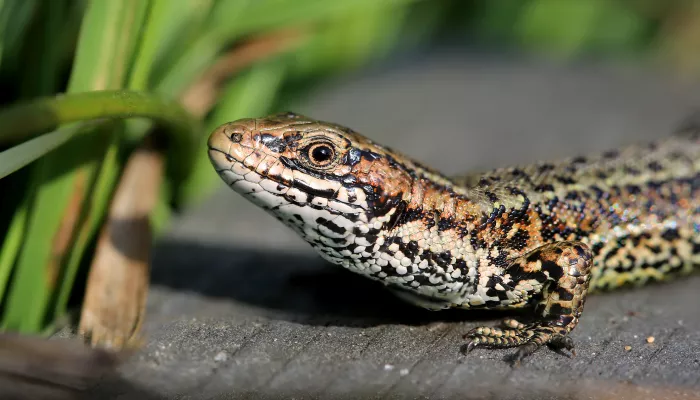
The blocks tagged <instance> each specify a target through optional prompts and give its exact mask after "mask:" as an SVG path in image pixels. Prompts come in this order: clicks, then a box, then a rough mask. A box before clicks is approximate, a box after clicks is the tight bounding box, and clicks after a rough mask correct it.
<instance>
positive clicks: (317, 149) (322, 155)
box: [306, 142, 335, 168]
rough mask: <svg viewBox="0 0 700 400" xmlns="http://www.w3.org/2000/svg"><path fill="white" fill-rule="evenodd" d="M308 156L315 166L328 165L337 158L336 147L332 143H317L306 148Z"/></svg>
mask: <svg viewBox="0 0 700 400" xmlns="http://www.w3.org/2000/svg"><path fill="white" fill-rule="evenodd" d="M306 156H307V158H308V160H309V162H310V163H311V164H312V165H313V166H314V167H321V168H322V167H327V166H329V165H330V164H332V163H333V161H334V160H335V149H334V148H333V146H332V145H331V144H330V143H327V142H321V143H315V144H312V145H311V146H309V147H307V149H306Z"/></svg>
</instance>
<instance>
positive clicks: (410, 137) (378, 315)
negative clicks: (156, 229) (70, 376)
mask: <svg viewBox="0 0 700 400" xmlns="http://www.w3.org/2000/svg"><path fill="white" fill-rule="evenodd" d="M699 89H700V85H699V84H698V82H693V81H684V80H682V79H680V78H673V77H670V76H668V75H664V74H662V73H658V72H653V71H648V70H640V69H637V68H635V67H632V66H600V65H581V64H576V65H557V64H554V63H545V62H536V61H531V60H523V59H515V58H506V57H495V56H482V55H474V54H472V55H460V54H454V53H450V52H449V51H446V52H437V53H432V54H427V55H421V56H420V57H416V58H415V61H411V62H405V60H401V61H400V62H397V63H396V64H394V65H389V66H385V67H382V68H380V69H373V70H369V71H363V72H362V73H361V74H358V75H357V76H353V77H349V78H348V79H346V80H343V81H338V82H333V83H332V84H329V85H327V86H326V87H323V88H320V89H319V90H318V91H317V92H315V93H314V94H313V96H311V97H310V98H309V99H307V100H306V101H304V102H300V104H298V105H296V107H295V111H298V112H302V113H307V114H309V115H312V116H315V117H317V118H320V119H328V120H333V121H336V122H338V123H341V124H345V125H348V126H352V127H353V128H354V129H355V130H357V131H360V132H364V133H366V134H367V135H369V136H371V137H372V138H374V139H376V140H377V141H379V142H385V143H390V144H391V145H392V146H393V147H395V148H396V149H399V150H401V151H404V152H405V153H408V154H410V155H412V156H415V157H416V158H418V159H420V160H421V161H424V162H425V163H427V164H430V165H433V166H435V167H436V168H439V169H442V170H443V171H445V172H447V173H458V172H463V171H466V170H470V169H475V168H487V167H493V166H499V165H506V164H513V163H521V162H528V161H532V160H535V159H541V158H549V159H552V158H559V157H563V156H568V155H573V154H577V153H584V152H588V151H593V150H602V149H605V148H609V147H613V146H617V145H620V144H624V143H627V142H630V141H632V140H640V139H648V138H653V137H658V136H661V135H664V134H667V133H668V132H669V130H670V129H672V128H673V127H674V126H675V124H676V123H678V122H679V121H680V120H681V119H683V117H685V116H687V115H688V114H689V113H690V112H691V111H692V110H693V109H694V107H698V108H700V90H699ZM212 173H214V172H213V171H212ZM153 268H154V271H153V288H152V291H151V293H150V298H149V306H148V320H147V323H146V327H145V328H146V333H147V338H148V342H147V344H146V346H145V348H144V349H143V351H141V352H140V353H138V354H137V355H135V356H134V357H133V358H132V359H131V361H129V362H128V363H127V364H126V365H124V366H123V367H122V368H121V376H122V378H121V379H120V380H118V381H115V380H111V381H106V382H103V383H102V384H100V385H99V386H98V387H97V388H95V389H94V390H93V392H92V395H93V397H95V398H97V396H99V397H100V398H112V399H132V398H149V397H148V396H151V398H158V397H161V396H162V397H167V398H183V399H185V398H187V399H213V398H248V397H252V398H296V399H307V398H377V399H379V398H386V399H393V398H462V399H464V398H635V399H640V398H651V397H655V398H685V399H690V398H700V289H699V288H700V277H699V276H694V277H690V278H687V279H682V280H679V281H676V282H672V283H668V284H664V285H654V286H650V287H646V288H641V289H635V290H623V291H620V292H617V293H610V294H602V295H598V296H594V297H591V298H590V299H589V301H588V303H587V305H586V310H585V313H584V317H583V319H582V322H581V323H580V325H579V327H578V328H577V329H576V330H575V331H574V333H573V338H574V339H575V341H576V343H577V351H578V356H577V357H575V358H573V359H568V358H566V357H563V356H560V355H558V354H556V353H554V352H552V351H549V350H547V349H544V350H541V351H539V352H537V353H536V354H535V355H534V356H532V357H531V358H530V359H529V360H528V361H527V362H526V363H525V364H524V365H523V366H522V367H520V368H511V367H510V366H509V365H508V364H507V363H505V362H504V361H503V359H504V357H505V356H506V355H508V354H510V353H511V351H488V350H476V351H474V352H473V353H472V354H470V355H469V356H466V357H465V356H463V355H461V354H460V352H459V350H460V346H461V345H462V344H463V341H462V338H461V337H462V334H463V333H464V332H466V331H467V330H468V329H470V328H471V327H473V326H475V325H477V324H483V323H484V322H486V323H489V324H490V323H494V322H495V321H496V320H497V319H498V318H500V317H501V315H499V314H489V313H471V312H450V311H448V312H438V313H431V312H427V311H423V310H420V309H416V308H413V307H411V306H408V305H405V304H403V303H400V302H399V301H398V300H396V299H394V298H393V297H392V296H391V295H390V294H388V293H386V292H385V291H384V290H383V289H382V288H381V287H379V285H377V284H374V283H372V282H369V281H367V280H365V279H364V278H362V277H359V276H356V275H353V274H352V273H349V272H346V271H344V270H341V269H340V268H337V267H335V266H332V265H329V264H326V263H325V262H323V261H322V260H321V259H320V258H319V257H318V256H316V255H315V254H314V253H313V252H312V251H311V250H310V248H308V247H307V246H306V245H305V244H304V243H303V242H302V241H301V240H300V239H299V238H297V237H295V236H294V234H293V233H292V232H291V230H288V229H287V228H286V227H284V226H281V225H279V224H278V222H277V221H276V220H274V219H273V218H272V217H270V216H268V215H266V214H265V213H264V212H262V211H260V210H258V209H256V208H255V207H254V206H252V205H251V204H248V203H247V202H246V201H245V200H243V199H242V198H240V197H239V196H238V195H237V194H235V193H233V192H232V191H230V190H229V189H228V188H226V187H224V185H223V183H222V184H221V190H220V191H218V192H217V193H216V195H215V196H213V197H212V198H210V199H208V200H207V201H206V202H205V203H204V204H202V205H201V206H198V207H196V208H195V209H192V210H191V211H189V212H188V213H187V214H186V215H184V216H182V217H181V218H180V219H178V220H177V221H175V223H174V225H173V226H172V229H171V232H170V233H169V234H168V235H167V237H165V238H164V239H163V240H162V241H161V242H160V243H159V244H158V246H157V249H156V254H155V256H154V266H153ZM648 336H654V338H655V341H654V343H653V344H647V343H646V338H647V337H648ZM625 346H630V347H631V349H630V350H628V351H627V350H625ZM694 395H696V396H697V397H693V396H694Z"/></svg>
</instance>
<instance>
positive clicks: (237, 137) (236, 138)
mask: <svg viewBox="0 0 700 400" xmlns="http://www.w3.org/2000/svg"><path fill="white" fill-rule="evenodd" d="M242 139H243V135H241V134H240V133H234V134H233V135H231V141H232V142H233V143H240V141H241V140H242Z"/></svg>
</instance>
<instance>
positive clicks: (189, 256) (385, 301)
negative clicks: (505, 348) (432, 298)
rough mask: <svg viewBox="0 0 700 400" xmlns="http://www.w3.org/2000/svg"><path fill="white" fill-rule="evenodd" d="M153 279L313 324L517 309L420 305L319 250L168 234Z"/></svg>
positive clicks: (467, 316)
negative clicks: (185, 238) (184, 238)
mask: <svg viewBox="0 0 700 400" xmlns="http://www.w3.org/2000/svg"><path fill="white" fill-rule="evenodd" d="M151 282H152V283H153V284H154V285H160V286H164V287H168V288H171V289H176V290H184V291H191V292H196V293H199V294H202V295H205V296H208V297H215V298H230V299H232V300H235V301H238V302H242V303H246V304H250V305H254V306H257V307H262V308H265V309H268V310H270V311H271V312H272V313H274V317H276V318H281V319H287V320H294V321H297V322H302V323H307V324H314V325H341V326H374V325H381V324H392V323H400V324H409V325H424V324H429V323H434V322H448V321H453V322H454V321H467V320H468V321H475V320H492V319H497V318H501V317H503V316H506V315H514V314H512V313H508V314H507V313H495V312H490V311H476V310H473V311H469V312H468V313H465V312H464V311H460V310H445V311H439V312H434V311H428V310H425V309H422V308H418V307H415V306H412V305H410V304H407V303H405V302H403V301H401V300H399V299H398V298H397V297H395V296H394V295H393V294H392V293H391V292H390V291H389V290H387V289H386V288H385V287H384V286H383V285H382V284H380V283H378V282H374V281H371V280H369V279H367V278H365V277H363V276H360V275H358V274H355V273H352V272H350V271H347V270H344V269H342V268H340V267H336V266H334V265H331V264H330V263H327V262H325V261H324V260H323V259H321V258H320V257H318V256H316V255H315V254H313V253H310V254H304V253H292V252H287V253H285V252H265V251H261V250H256V249H250V248H236V247H233V246H231V247H223V246H212V245H205V244H199V243H194V242H189V241H177V240H167V241H162V242H161V243H159V244H158V245H157V246H156V249H155V252H154V258H153V272H152V277H151Z"/></svg>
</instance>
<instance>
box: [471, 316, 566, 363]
mask: <svg viewBox="0 0 700 400" xmlns="http://www.w3.org/2000/svg"><path fill="white" fill-rule="evenodd" d="M501 326H502V327H488V326H480V327H477V328H474V329H472V330H471V331H469V332H468V333H467V334H466V335H464V338H465V339H467V340H468V342H467V344H466V345H465V346H466V347H465V349H464V351H465V353H470V352H471V351H472V350H474V349H475V348H477V347H485V348H491V349H505V348H511V347H517V348H518V350H517V351H516V352H515V353H514V354H513V355H512V356H511V357H510V358H511V361H513V362H515V363H518V364H519V363H520V362H521V361H522V360H523V359H525V358H526V357H528V356H529V355H531V354H532V353H534V352H535V351H536V350H537V349H539V348H540V347H542V346H543V345H548V346H550V347H551V348H553V349H554V350H555V351H557V352H559V353H561V354H567V353H565V352H564V350H568V351H569V352H570V353H571V355H572V356H573V355H576V352H575V350H574V341H573V340H572V339H571V338H570V337H569V336H566V335H565V332H562V330H561V328H559V329H557V327H554V326H548V325H546V324H537V323H535V324H531V325H525V324H522V323H520V322H518V321H516V320H513V319H509V320H505V321H503V323H502V324H501ZM567 355H568V354H567Z"/></svg>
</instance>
